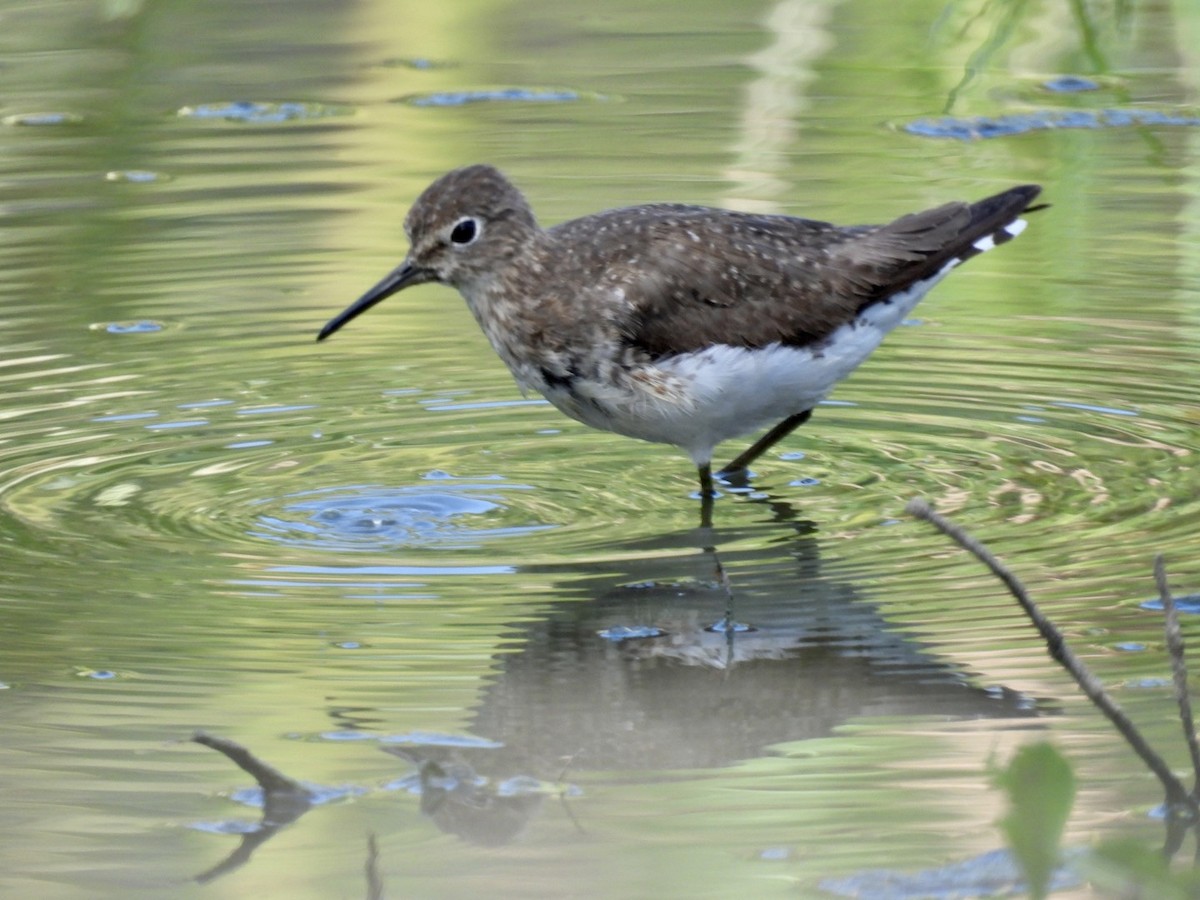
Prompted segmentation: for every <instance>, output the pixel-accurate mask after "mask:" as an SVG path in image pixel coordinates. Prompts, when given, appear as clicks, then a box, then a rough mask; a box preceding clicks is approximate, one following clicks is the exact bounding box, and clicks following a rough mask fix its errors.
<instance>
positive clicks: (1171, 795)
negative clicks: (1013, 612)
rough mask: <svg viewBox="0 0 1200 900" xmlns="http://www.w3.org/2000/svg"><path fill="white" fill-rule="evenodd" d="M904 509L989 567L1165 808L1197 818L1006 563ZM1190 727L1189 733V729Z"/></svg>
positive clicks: (919, 505)
mask: <svg viewBox="0 0 1200 900" xmlns="http://www.w3.org/2000/svg"><path fill="white" fill-rule="evenodd" d="M905 511H906V512H908V514H909V515H912V516H915V517H916V518H918V519H923V520H924V521H926V522H928V523H929V524H930V525H932V526H933V527H934V528H936V529H937V530H938V531H940V532H941V533H942V534H944V535H946V537H948V538H950V539H951V540H952V541H954V542H955V543H956V544H958V545H959V546H960V547H962V548H963V549H964V550H967V551H969V552H970V553H971V554H972V555H973V556H974V557H975V558H976V559H978V560H979V561H980V562H981V563H983V564H984V565H985V566H987V567H988V568H989V569H990V570H991V572H992V574H993V575H995V576H996V577H997V578H999V579H1000V581H1002V582H1003V583H1004V586H1005V587H1006V588H1008V591H1009V593H1010V594H1012V595H1013V597H1015V598H1016V601H1017V603H1019V604H1020V605H1021V609H1023V610H1024V611H1025V615H1027V616H1028V617H1029V620H1030V621H1031V622H1033V625H1034V627H1035V628H1037V630H1038V632H1039V633H1040V634H1041V636H1042V640H1044V641H1045V642H1046V649H1047V650H1048V651H1049V653H1050V656H1051V657H1052V658H1053V659H1054V660H1055V661H1056V662H1058V663H1059V665H1061V666H1062V667H1063V668H1064V669H1066V670H1067V672H1068V673H1070V675H1071V677H1072V678H1074V679H1075V682H1076V683H1077V684H1078V685H1079V687H1080V688H1081V689H1082V690H1083V692H1084V694H1086V695H1087V698H1088V699H1089V700H1091V701H1092V704H1093V705H1095V706H1096V708H1097V709H1099V710H1100V711H1101V712H1102V713H1104V715H1105V716H1106V717H1107V718H1108V720H1109V721H1110V722H1111V723H1112V724H1113V726H1114V727H1115V728H1116V729H1117V731H1119V732H1120V733H1121V736H1122V737H1124V738H1125V740H1126V742H1127V743H1128V744H1129V746H1130V747H1132V748H1133V750H1134V752H1135V753H1137V755H1138V756H1140V757H1141V758H1142V762H1144V763H1145V764H1146V765H1147V766H1148V767H1149V768H1150V771H1152V772H1153V773H1154V774H1155V775H1156V776H1157V777H1158V780H1159V781H1160V782H1161V783H1162V786H1163V789H1164V790H1165V791H1166V794H1167V805H1168V806H1169V807H1172V808H1173V809H1176V810H1179V809H1186V810H1187V811H1188V812H1189V813H1191V814H1192V815H1193V816H1197V815H1200V801H1198V800H1197V797H1196V796H1195V795H1194V794H1189V793H1188V792H1187V790H1186V789H1185V788H1184V786H1183V784H1182V783H1181V782H1180V781H1179V779H1178V778H1176V777H1175V775H1174V773H1173V772H1172V771H1171V769H1170V767H1169V766H1168V765H1167V764H1166V762H1165V761H1164V760H1163V758H1162V757H1161V756H1159V755H1158V754H1157V753H1156V752H1154V750H1153V748H1151V746H1150V745H1149V744H1148V743H1146V740H1145V738H1143V737H1142V735H1141V733H1140V732H1139V731H1138V730H1137V728H1136V727H1135V726H1134V724H1133V722H1132V721H1130V719H1129V717H1128V716H1127V715H1125V711H1124V710H1123V709H1121V707H1120V706H1119V705H1118V704H1117V702H1116V701H1115V700H1114V699H1113V698H1112V696H1111V695H1110V694H1109V693H1108V691H1106V690H1105V689H1104V685H1102V684H1101V683H1100V680H1099V679H1097V678H1096V676H1095V675H1093V674H1092V672H1091V670H1090V669H1088V667H1087V666H1086V665H1084V663H1083V661H1082V660H1080V659H1079V657H1077V656H1076V655H1075V653H1074V651H1072V650H1071V648H1070V647H1069V646H1067V642H1066V639H1065V638H1064V637H1063V635H1062V632H1061V631H1059V630H1058V628H1057V627H1056V626H1055V624H1054V623H1053V622H1051V621H1050V620H1049V619H1047V618H1046V617H1045V616H1044V615H1042V611H1041V610H1040V609H1038V607H1037V604H1035V603H1034V602H1033V598H1032V597H1030V596H1029V592H1028V591H1026V590H1025V586H1024V585H1023V584H1021V581H1020V579H1018V578H1017V576H1016V575H1014V574H1013V573H1012V572H1011V571H1009V569H1008V568H1007V567H1006V566H1005V565H1004V563H1002V562H1000V560H998V559H997V558H996V557H995V556H993V555H992V552H991V551H990V550H988V549H987V547H985V546H983V544H981V543H980V542H979V541H977V540H976V539H975V538H973V537H972V536H971V535H970V534H968V533H967V532H966V531H965V530H963V529H962V528H960V527H959V526H957V525H955V524H954V523H953V522H951V521H950V520H949V519H947V518H946V517H945V516H943V515H941V514H940V513H938V512H935V511H934V509H933V508H932V507H931V506H930V505H929V504H928V503H926V502H925V501H924V500H922V499H920V498H914V499H913V500H910V501H909V503H908V505H907V506H906V507H905ZM1188 727H1189V729H1190V726H1188Z"/></svg>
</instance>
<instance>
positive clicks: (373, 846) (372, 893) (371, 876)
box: [365, 832, 383, 900]
mask: <svg viewBox="0 0 1200 900" xmlns="http://www.w3.org/2000/svg"><path fill="white" fill-rule="evenodd" d="M365 868H366V872H367V900H383V878H382V876H380V874H379V844H378V843H377V842H376V840H375V832H371V833H370V834H368V835H367V862H366V866H365Z"/></svg>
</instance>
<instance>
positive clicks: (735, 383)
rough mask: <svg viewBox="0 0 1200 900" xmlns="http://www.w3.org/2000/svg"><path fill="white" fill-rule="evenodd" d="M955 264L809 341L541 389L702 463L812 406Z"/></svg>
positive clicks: (570, 411)
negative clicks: (719, 448)
mask: <svg viewBox="0 0 1200 900" xmlns="http://www.w3.org/2000/svg"><path fill="white" fill-rule="evenodd" d="M952 266H953V263H952V264H949V265H947V266H946V267H945V268H944V269H943V270H942V271H941V272H939V273H938V274H937V275H935V276H933V277H932V278H929V279H926V280H925V281H922V282H918V283H917V284H914V285H913V286H912V287H911V288H909V289H908V290H906V291H904V292H902V293H900V294H897V295H895V296H894V297H892V298H891V299H890V300H888V301H886V302H880V303H876V304H874V305H872V306H870V307H868V308H867V309H866V310H865V311H864V312H863V313H862V314H861V315H860V316H858V317H857V318H856V319H854V320H852V321H851V322H848V323H847V324H845V325H842V326H841V327H839V328H838V329H837V330H835V331H834V332H833V333H832V334H831V335H830V336H829V337H828V338H827V339H826V340H824V341H822V342H820V343H818V344H814V345H812V346H809V347H788V346H785V345H782V344H770V345H768V346H766V347H760V348H755V349H753V350H748V349H746V348H743V347H734V346H730V345H728V344H716V345H713V346H711V347H707V348H705V349H704V350H701V351H697V352H695V353H685V354H680V355H678V356H672V357H668V358H667V359H664V360H662V361H660V362H658V363H657V364H655V365H653V366H646V367H645V368H643V369H640V370H635V371H632V372H627V373H625V374H624V377H621V378H617V379H614V380H613V381H590V380H586V379H576V380H575V381H573V382H572V383H571V384H570V386H569V387H562V386H560V387H555V388H548V389H544V390H543V393H545V395H546V397H547V399H549V400H550V402H551V403H553V404H554V405H555V406H557V407H558V408H559V409H560V410H562V411H563V412H564V413H566V414H567V415H569V416H571V417H572V418H574V419H578V420H579V421H581V422H583V423H585V424H587V425H591V426H592V427H593V428H600V429H604V430H607V431H615V432H617V433H618V434H624V435H628V436H629V437H635V438H641V439H642V440H646V441H656V442H659V443H664V444H675V445H676V446H678V447H682V448H683V449H684V450H686V451H687V453H688V455H689V456H691V458H692V461H693V462H695V463H696V464H697V465H702V464H704V463H707V462H709V461H710V460H711V459H712V453H713V449H714V448H715V447H716V445H717V444H719V443H721V442H722V441H725V440H728V439H730V438H734V437H738V436H740V435H744V434H748V433H750V432H752V431H757V430H758V429H760V428H763V427H765V426H768V425H774V424H775V423H777V422H779V421H781V420H783V419H785V418H787V417H788V416H792V415H795V414H797V413H801V412H804V411H805V410H808V409H812V408H813V407H814V406H816V405H817V403H819V402H820V401H821V400H823V399H824V398H825V397H826V396H827V395H828V394H829V393H830V391H832V390H833V388H834V386H835V385H836V384H837V383H838V382H839V381H841V380H842V379H843V378H845V377H846V376H847V375H849V374H850V373H851V372H853V371H854V370H855V369H856V368H857V367H858V366H859V365H860V364H861V363H862V362H863V361H864V360H865V359H866V358H867V357H868V356H870V355H871V352H872V351H873V350H874V349H875V348H876V347H878V346H879V344H880V342H881V341H882V340H883V339H884V337H885V336H886V335H887V333H888V332H889V331H891V330H892V329H893V328H895V327H896V326H897V325H898V324H900V322H901V321H902V320H903V319H904V317H905V316H907V315H908V313H909V312H911V310H912V308H913V307H914V306H916V305H917V302H918V301H919V300H920V299H921V298H922V297H923V296H924V295H925V294H926V293H927V292H928V291H929V289H930V288H931V287H933V285H935V284H936V283H937V282H938V281H940V280H941V279H942V278H943V277H944V276H945V275H946V273H947V272H948V271H949V270H950V268H951V267H952Z"/></svg>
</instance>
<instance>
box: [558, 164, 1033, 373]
mask: <svg viewBox="0 0 1200 900" xmlns="http://www.w3.org/2000/svg"><path fill="white" fill-rule="evenodd" d="M1037 192H1038V189H1037V188H1036V187H1033V186H1027V187H1021V188H1013V189H1011V190H1009V191H1006V192H1004V193H1003V194H998V195H996V196H995V197H989V198H988V199H986V200H982V201H980V202H979V203H976V204H965V203H950V204H946V205H945V206H940V207H937V208H935V209H931V210H926V211H924V212H920V213H914V214H912V215H908V216H903V217H901V218H899V219H897V220H895V221H894V222H892V223H890V224H888V225H883V226H859V227H851V228H839V227H836V226H833V225H830V224H829V223H827V222H818V221H813V220H809V219H799V218H792V217H788V216H759V215H750V214H744V213H732V212H728V211H725V210H711V209H703V208H697V207H690V206H679V205H666V204H664V205H655V206H643V207H635V208H633V209H628V210H613V211H610V212H607V213H601V214H600V215H598V216H589V217H588V218H587V219H586V220H576V222H568V223H565V224H564V225H560V226H558V227H557V228H555V229H551V234H555V233H559V234H563V235H571V234H572V232H573V230H574V229H576V228H577V227H581V226H582V224H583V223H584V222H586V223H587V227H588V230H589V232H590V233H591V234H590V236H591V240H589V241H585V242H584V246H587V247H589V248H590V249H589V250H588V251H587V253H588V254H589V257H590V263H591V265H590V266H588V268H589V269H590V270H591V271H593V272H594V275H595V281H594V284H595V285H596V287H597V288H600V289H602V290H604V291H605V292H606V293H609V292H612V291H614V290H620V291H623V292H624V296H625V304H624V306H623V307H622V318H621V320H620V321H619V322H618V323H617V326H618V328H619V330H620V332H621V335H622V339H623V340H624V341H625V342H626V343H627V344H628V345H629V346H631V347H633V348H636V349H638V350H640V351H642V352H645V353H646V354H648V355H649V356H651V357H652V358H658V357H662V356H668V355H672V354H675V353H680V352H686V351H689V350H698V349H702V348H703V347H706V346H710V345H712V344H716V343H721V344H731V345H734V346H743V347H760V346H765V345H767V344H771V343H781V344H785V345H790V346H800V347H802V346H807V345H810V344H813V343H817V342H819V341H821V340H823V339H824V338H826V337H827V336H828V335H829V334H830V333H831V332H832V331H833V330H834V329H836V328H837V327H838V326H839V325H841V324H843V323H844V322H846V321H848V320H850V319H852V318H853V317H854V316H856V315H858V313H859V312H861V310H862V309H864V308H865V307H867V306H869V305H871V304H872V303H875V302H878V301H880V300H882V299H885V298H886V297H888V296H890V295H892V294H894V293H896V292H897V291H901V290H903V289H904V288H906V287H908V286H909V285H911V284H912V283H913V282H915V281H918V280H921V279H923V278H926V277H929V276H930V275H933V274H935V273H937V272H938V271H940V270H941V269H942V268H943V267H944V266H946V265H947V264H948V263H949V262H950V261H951V260H958V261H961V260H964V259H967V258H969V257H970V256H973V255H976V254H977V253H979V252H982V250H983V249H986V248H987V247H988V246H991V244H985V243H983V242H982V241H981V239H983V238H990V239H991V242H992V244H998V243H1001V242H1002V241H1004V240H1007V239H1008V238H1010V237H1011V236H1012V234H1011V233H1009V232H1007V231H1005V230H1004V226H1006V225H1008V224H1011V223H1012V221H1013V220H1014V219H1015V218H1016V217H1017V216H1018V215H1020V213H1021V212H1022V211H1024V210H1025V209H1026V208H1027V207H1028V206H1029V202H1030V201H1031V200H1032V199H1033V197H1035V196H1036V195H1037ZM575 238H576V240H579V239H580V238H581V236H580V235H575ZM976 242H980V245H979V246H976ZM576 246H578V244H576Z"/></svg>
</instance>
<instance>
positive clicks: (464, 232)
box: [450, 216, 483, 247]
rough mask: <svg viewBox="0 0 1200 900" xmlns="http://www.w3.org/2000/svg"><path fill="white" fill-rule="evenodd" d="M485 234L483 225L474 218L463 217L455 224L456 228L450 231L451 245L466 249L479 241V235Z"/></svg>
mask: <svg viewBox="0 0 1200 900" xmlns="http://www.w3.org/2000/svg"><path fill="white" fill-rule="evenodd" d="M482 233H483V223H482V222H480V221H479V220H478V219H476V218H475V217H474V216H463V217H462V218H461V219H459V220H458V221H457V222H455V223H454V227H453V228H451V229H450V243H452V244H455V245H457V246H459V247H465V246H467V245H468V244H473V243H475V241H477V240H479V235H480V234H482Z"/></svg>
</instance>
